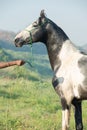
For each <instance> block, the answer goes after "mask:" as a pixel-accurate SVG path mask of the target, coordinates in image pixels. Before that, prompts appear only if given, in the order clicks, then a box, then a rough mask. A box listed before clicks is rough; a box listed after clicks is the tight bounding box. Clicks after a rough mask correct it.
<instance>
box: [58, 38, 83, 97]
mask: <svg viewBox="0 0 87 130" xmlns="http://www.w3.org/2000/svg"><path fill="white" fill-rule="evenodd" d="M82 56H83V55H82V54H81V53H80V52H79V50H77V49H76V48H75V47H74V46H73V44H71V41H69V40H67V41H66V42H65V43H64V44H63V46H62V49H61V52H60V54H59V58H60V60H61V63H62V64H61V66H60V68H59V70H58V71H57V72H56V77H64V82H63V84H61V89H62V91H63V93H64V96H65V97H66V98H67V99H68V98H69V97H70V96H71V98H73V97H72V96H75V97H77V98H80V94H79V91H78V90H79V88H78V87H79V84H80V85H81V84H82V82H83V80H84V76H83V75H82V73H81V72H80V69H79V67H78V60H79V59H80V58H81V57H82ZM70 94H71V95H70Z"/></svg>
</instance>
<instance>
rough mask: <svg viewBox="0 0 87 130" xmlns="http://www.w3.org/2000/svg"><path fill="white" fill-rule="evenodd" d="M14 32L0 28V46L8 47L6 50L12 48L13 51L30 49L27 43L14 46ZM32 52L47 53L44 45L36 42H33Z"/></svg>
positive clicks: (27, 50)
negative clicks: (18, 46) (17, 46)
mask: <svg viewBox="0 0 87 130" xmlns="http://www.w3.org/2000/svg"><path fill="white" fill-rule="evenodd" d="M15 35H16V34H15V33H14V32H8V31H3V30H0V47H2V48H5V49H8V50H14V51H26V52H29V51H31V48H30V46H29V45H25V46H23V47H22V48H16V47H15V45H14V41H13V40H14V37H15ZM33 53H34V54H41V55H42V54H47V51H46V47H45V45H44V44H42V43H36V44H33Z"/></svg>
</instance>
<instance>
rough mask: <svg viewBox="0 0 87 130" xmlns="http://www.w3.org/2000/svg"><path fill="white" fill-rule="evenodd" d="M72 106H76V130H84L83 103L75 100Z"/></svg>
mask: <svg viewBox="0 0 87 130" xmlns="http://www.w3.org/2000/svg"><path fill="white" fill-rule="evenodd" d="M72 104H73V105H74V106H75V125H76V130H83V123H82V104H81V101H78V100H76V99H74V100H73V102H72Z"/></svg>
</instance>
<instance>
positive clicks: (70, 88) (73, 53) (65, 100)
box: [15, 10, 87, 130]
mask: <svg viewBox="0 0 87 130" xmlns="http://www.w3.org/2000/svg"><path fill="white" fill-rule="evenodd" d="M36 42H42V43H44V44H45V45H46V47H47V51H48V55H49V60H50V64H51V67H52V70H53V71H54V77H53V80H52V84H53V86H54V89H55V91H56V92H57V94H58V95H59V97H60V99H61V105H62V130H68V128H69V118H70V107H71V104H73V105H74V107H75V126H76V130H83V123H82V100H86V99H87V55H85V54H82V53H81V52H80V51H79V49H77V47H76V46H75V45H74V44H73V43H72V42H71V40H70V39H69V37H68V36H67V35H66V34H65V32H64V31H63V30H62V29H61V28H60V27H59V26H57V25H56V24H55V23H54V22H53V21H52V20H50V19H48V18H47V17H46V16H45V13H44V11H43V10H42V11H41V13H40V17H39V18H38V20H37V21H35V22H34V23H32V24H31V25H29V26H28V27H27V28H25V29H24V30H23V31H21V32H20V33H19V34H18V35H17V36H16V37H15V45H16V47H22V46H23V45H26V44H32V43H36Z"/></svg>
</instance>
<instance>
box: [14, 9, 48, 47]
mask: <svg viewBox="0 0 87 130" xmlns="http://www.w3.org/2000/svg"><path fill="white" fill-rule="evenodd" d="M47 23H48V19H47V18H46V16H45V13H44V10H42V11H41V13H40V17H39V18H38V20H36V21H35V22H33V23H32V24H31V25H29V26H28V27H27V28H25V29H24V30H23V31H21V32H20V33H19V34H17V36H16V37H15V40H14V42H15V45H16V47H22V46H23V45H27V44H31V43H34V42H44V39H45V38H44V36H45V35H46V25H47Z"/></svg>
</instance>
